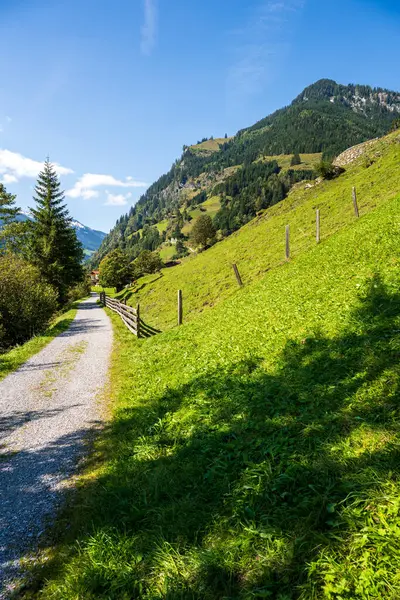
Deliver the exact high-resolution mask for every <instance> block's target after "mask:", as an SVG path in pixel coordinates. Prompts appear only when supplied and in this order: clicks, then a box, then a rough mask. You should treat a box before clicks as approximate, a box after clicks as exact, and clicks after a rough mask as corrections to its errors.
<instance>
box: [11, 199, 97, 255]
mask: <svg viewBox="0 0 400 600" xmlns="http://www.w3.org/2000/svg"><path fill="white" fill-rule="evenodd" d="M27 219H30V215H29V213H28V212H26V211H23V210H22V211H21V212H20V214H19V215H18V216H17V220H19V221H26V220H27ZM72 226H73V227H74V228H75V230H76V236H77V238H78V240H79V241H80V242H81V244H82V246H83V249H84V251H85V254H86V256H91V255H92V254H93V252H95V251H96V250H97V249H98V248H99V247H100V245H101V243H102V241H103V240H104V238H105V237H106V236H107V234H106V233H104V231H98V230H97V229H91V228H90V227H88V226H87V225H83V224H82V223H80V222H79V221H76V220H74V221H72Z"/></svg>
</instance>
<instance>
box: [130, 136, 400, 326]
mask: <svg viewBox="0 0 400 600" xmlns="http://www.w3.org/2000/svg"><path fill="white" fill-rule="evenodd" d="M399 140H400V134H399V133H398V132H397V133H394V134H391V135H389V136H387V137H385V138H383V139H381V140H379V141H377V142H376V143H375V144H373V145H371V147H370V148H369V149H368V151H367V154H366V155H365V156H364V157H363V158H362V159H360V160H359V161H358V162H356V163H354V164H352V165H349V166H348V168H347V171H346V173H345V174H344V175H342V176H341V177H340V178H338V179H336V180H334V181H329V182H323V183H321V184H320V185H317V186H315V187H313V188H312V189H303V188H302V187H300V188H298V189H296V190H294V191H293V192H292V193H291V194H290V195H289V197H288V198H287V199H286V200H284V201H283V202H281V203H279V204H278V205H276V206H274V207H272V208H270V209H268V210H267V211H265V213H264V214H263V215H262V216H260V217H258V218H256V219H254V220H253V221H251V222H250V223H249V224H248V225H246V226H245V227H243V228H242V229H241V230H240V231H238V232H237V233H235V234H233V235H232V236H230V237H229V238H227V239H226V240H224V241H222V242H220V243H218V244H217V245H216V246H214V247H213V248H211V249H210V250H207V251H206V252H204V253H202V254H200V255H198V256H196V257H189V258H188V259H185V260H184V261H183V263H182V264H181V265H179V266H178V267H174V268H172V269H164V270H163V272H162V277H160V276H159V275H153V276H147V277H145V278H143V279H142V280H140V281H139V282H138V286H137V288H136V291H137V292H138V293H135V294H132V290H128V291H127V292H124V294H125V295H126V297H127V298H128V303H129V302H130V303H132V304H136V303H137V302H138V301H139V302H140V305H141V310H142V315H143V318H144V319H145V321H146V322H148V323H149V324H151V325H153V326H154V327H157V328H159V329H162V330H166V329H168V328H170V327H172V326H173V325H175V323H176V294H177V290H178V289H182V291H183V298H184V318H185V321H189V320H191V319H193V318H194V317H196V316H197V315H198V314H199V313H200V312H202V311H203V310H205V309H207V308H210V307H212V306H215V304H217V303H218V302H220V301H221V300H223V299H225V298H227V297H228V296H230V295H231V294H232V293H234V292H235V290H236V287H237V284H236V280H235V277H234V275H233V271H232V263H237V264H238V267H239V270H240V273H241V274H242V278H243V281H244V282H245V283H248V282H250V281H252V280H254V279H257V278H260V277H262V276H263V275H264V273H265V272H266V271H268V269H271V268H272V267H276V266H278V265H281V264H282V263H283V262H284V256H285V254H284V252H285V250H284V235H285V225H287V224H290V232H291V254H292V256H293V257H297V256H299V255H301V254H302V253H303V252H305V251H306V250H308V249H310V248H312V247H313V246H314V245H315V209H316V208H319V209H320V212H321V235H322V239H326V238H327V237H329V236H330V235H332V233H334V232H335V231H338V230H339V229H340V228H342V227H343V226H345V225H347V224H350V223H352V222H353V221H354V219H355V217H354V212H353V205H352V199H351V188H352V186H353V185H355V186H356V187H357V190H358V198H359V208H360V214H361V215H365V214H366V213H368V212H369V211H370V210H372V209H374V208H375V207H376V206H379V205H380V204H381V203H383V202H386V201H387V200H389V199H390V198H393V197H394V196H395V195H397V194H398V193H399V190H400V170H399V167H398V165H399V161H400V144H399Z"/></svg>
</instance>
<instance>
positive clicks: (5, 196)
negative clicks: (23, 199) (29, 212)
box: [0, 183, 19, 224]
mask: <svg viewBox="0 0 400 600" xmlns="http://www.w3.org/2000/svg"><path fill="white" fill-rule="evenodd" d="M15 198H16V197H15V196H13V195H12V194H9V193H8V192H7V190H6V188H5V187H4V185H3V184H2V183H0V224H6V223H9V222H10V221H13V220H14V219H15V216H16V214H17V213H18V210H19V209H18V208H17V207H16V206H15Z"/></svg>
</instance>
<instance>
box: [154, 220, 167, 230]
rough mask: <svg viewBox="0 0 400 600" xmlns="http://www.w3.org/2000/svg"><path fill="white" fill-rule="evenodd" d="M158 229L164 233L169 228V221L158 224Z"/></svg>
mask: <svg viewBox="0 0 400 600" xmlns="http://www.w3.org/2000/svg"><path fill="white" fill-rule="evenodd" d="M156 227H157V229H158V231H159V232H160V233H163V232H164V231H165V230H166V229H167V227H168V219H164V220H163V221H160V222H159V223H157V224H156Z"/></svg>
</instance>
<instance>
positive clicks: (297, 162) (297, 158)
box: [290, 154, 301, 167]
mask: <svg viewBox="0 0 400 600" xmlns="http://www.w3.org/2000/svg"><path fill="white" fill-rule="evenodd" d="M295 165H301V158H300V154H293V156H292V160H291V161H290V166H291V167H294V166H295Z"/></svg>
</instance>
